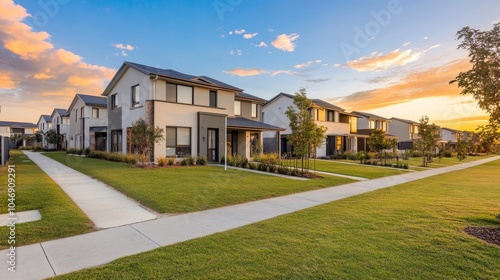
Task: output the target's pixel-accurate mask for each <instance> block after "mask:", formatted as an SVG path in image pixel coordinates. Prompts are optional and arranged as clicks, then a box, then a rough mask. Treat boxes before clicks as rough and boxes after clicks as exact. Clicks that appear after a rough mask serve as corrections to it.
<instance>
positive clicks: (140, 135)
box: [129, 118, 165, 158]
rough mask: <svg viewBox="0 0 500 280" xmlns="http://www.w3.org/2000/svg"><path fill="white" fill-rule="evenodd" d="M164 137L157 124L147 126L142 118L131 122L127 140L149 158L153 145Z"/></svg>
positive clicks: (143, 155)
mask: <svg viewBox="0 0 500 280" xmlns="http://www.w3.org/2000/svg"><path fill="white" fill-rule="evenodd" d="M164 139H165V138H164V137H163V129H161V128H159V127H158V126H156V127H154V126H149V125H147V124H146V121H144V120H143V119H142V118H139V119H138V120H137V121H135V122H133V123H132V127H131V128H130V139H129V140H130V142H131V143H133V144H134V145H135V147H136V149H137V151H138V152H139V154H141V156H142V157H145V158H151V151H152V150H153V145H154V144H155V143H159V142H160V141H163V140H164Z"/></svg>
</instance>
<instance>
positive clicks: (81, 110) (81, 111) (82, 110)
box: [80, 107, 85, 118]
mask: <svg viewBox="0 0 500 280" xmlns="http://www.w3.org/2000/svg"><path fill="white" fill-rule="evenodd" d="M84 109H85V108H84V107H82V108H81V109H80V117H82V118H83V117H84V116H85V115H84V114H83V113H84Z"/></svg>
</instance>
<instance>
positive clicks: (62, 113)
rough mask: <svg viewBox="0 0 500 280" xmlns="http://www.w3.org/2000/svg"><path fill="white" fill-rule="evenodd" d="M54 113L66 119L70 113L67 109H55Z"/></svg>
mask: <svg viewBox="0 0 500 280" xmlns="http://www.w3.org/2000/svg"><path fill="white" fill-rule="evenodd" d="M54 111H56V112H57V113H58V114H59V116H61V117H66V115H68V111H67V110H66V109H58V108H56V109H54ZM52 114H53V113H52Z"/></svg>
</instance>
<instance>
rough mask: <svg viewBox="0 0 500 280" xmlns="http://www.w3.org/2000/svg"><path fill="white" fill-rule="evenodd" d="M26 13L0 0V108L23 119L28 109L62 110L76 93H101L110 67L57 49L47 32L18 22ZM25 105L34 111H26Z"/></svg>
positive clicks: (7, 0) (26, 15)
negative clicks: (86, 60) (89, 62)
mask: <svg viewBox="0 0 500 280" xmlns="http://www.w3.org/2000/svg"><path fill="white" fill-rule="evenodd" d="M28 17H31V15H30V14H29V13H28V12H27V11H26V9H25V8H23V7H22V6H20V5H18V4H15V3H14V2H13V1H9V0H4V1H0V18H1V19H2V20H0V42H1V43H2V45H3V48H0V96H1V97H0V98H1V100H2V103H3V105H4V106H3V107H5V108H8V110H14V112H15V110H17V112H27V113H26V114H23V116H22V117H21V118H28V117H30V115H29V114H30V113H29V112H33V114H39V110H45V111H46V112H47V113H49V112H51V111H52V109H53V108H54V107H56V106H57V107H62V108H64V107H65V106H67V105H68V102H69V101H70V100H71V99H72V98H73V96H74V94H75V93H78V92H80V93H88V94H95V95H98V94H100V93H101V92H102V90H103V88H104V86H105V85H106V84H107V83H108V81H109V80H110V79H111V77H112V76H113V75H114V73H115V70H114V69H110V68H106V67H103V66H99V65H93V64H88V63H86V62H84V61H83V58H82V57H81V56H79V55H77V54H75V53H73V52H71V51H68V50H65V49H62V48H56V47H55V46H54V45H53V44H52V43H51V42H50V35H49V34H48V33H47V32H43V31H34V30H33V29H32V28H31V27H30V26H28V25H27V24H26V23H24V22H23V20H24V19H26V18H28ZM77 77H78V78H77ZM28 107H33V108H36V109H37V110H32V111H30V110H28V109H27V108H28ZM36 112H38V113H36ZM31 117H33V118H34V119H35V118H36V117H37V116H36V117H35V116H31ZM28 121H29V120H28ZM31 121H36V120H31Z"/></svg>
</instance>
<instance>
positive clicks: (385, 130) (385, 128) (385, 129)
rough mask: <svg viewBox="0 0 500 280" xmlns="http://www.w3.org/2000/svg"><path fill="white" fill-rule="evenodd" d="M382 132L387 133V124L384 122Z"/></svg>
mask: <svg viewBox="0 0 500 280" xmlns="http://www.w3.org/2000/svg"><path fill="white" fill-rule="evenodd" d="M382 130H383V131H384V132H387V123H386V122H382Z"/></svg>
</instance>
